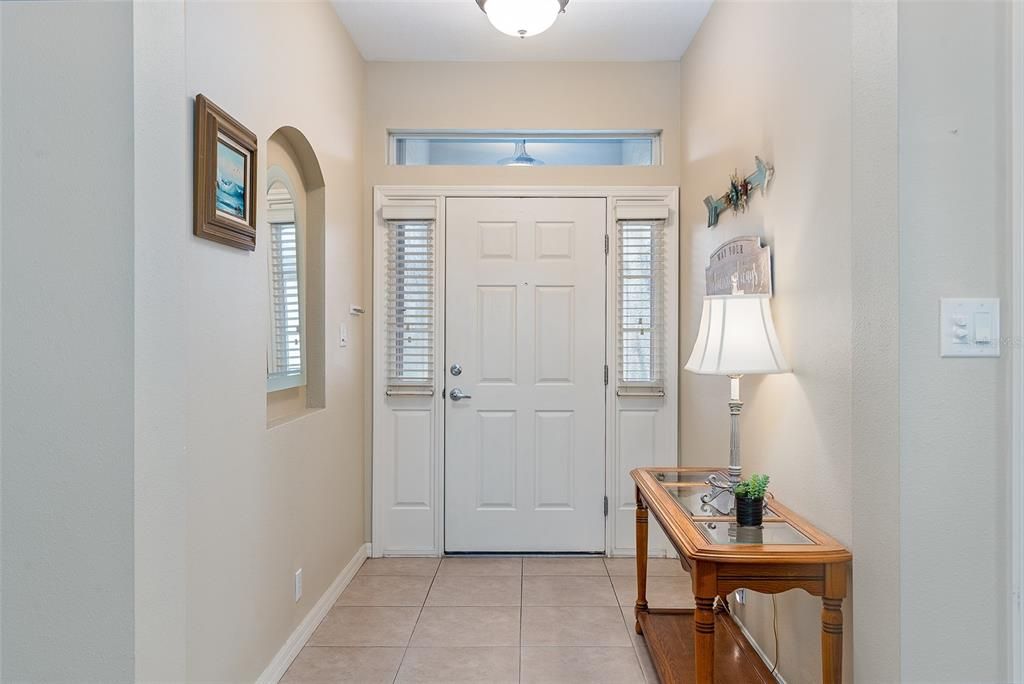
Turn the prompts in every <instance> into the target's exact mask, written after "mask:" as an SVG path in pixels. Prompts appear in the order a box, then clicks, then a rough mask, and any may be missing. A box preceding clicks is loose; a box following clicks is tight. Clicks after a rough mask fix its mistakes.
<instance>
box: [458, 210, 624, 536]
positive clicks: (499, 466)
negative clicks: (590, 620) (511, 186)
mask: <svg viewBox="0 0 1024 684" xmlns="http://www.w3.org/2000/svg"><path fill="white" fill-rule="evenodd" d="M605 226H606V202H605V200H604V199H552V198H545V199H538V198H531V199H518V198H516V199H513V198H502V199H493V198H489V199H486V198H474V199H468V198H462V199H456V198H450V199H448V200H447V203H446V233H447V236H446V243H447V244H446V285H445V291H446V306H445V312H446V313H445V318H446V324H445V327H446V331H445V332H446V335H445V338H446V351H445V356H446V363H445V370H446V374H447V377H446V378H445V385H446V387H447V388H448V391H449V396H448V398H447V399H446V401H445V540H446V542H445V546H446V549H447V550H448V551H513V552H515V551H519V552H522V551H603V550H604V530H605V527H604V492H605V393H606V388H605V385H604V363H605V358H606V353H605V341H604V340H605V328H606V325H605V321H606V319H605V311H606V306H605V289H606V288H605V272H606V269H605V253H604V235H605ZM453 364H458V365H460V366H461V367H462V373H461V374H460V375H459V376H453V375H452V374H451V373H450V371H449V369H450V368H451V367H452V365H453ZM454 388H459V389H460V390H462V391H463V392H464V393H465V394H467V395H469V397H467V398H466V399H462V400H460V401H455V400H453V399H452V398H451V397H450V392H451V390H452V389H454Z"/></svg>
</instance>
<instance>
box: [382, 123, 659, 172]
mask: <svg viewBox="0 0 1024 684" xmlns="http://www.w3.org/2000/svg"><path fill="white" fill-rule="evenodd" d="M390 163H391V164H392V165H395V166H657V165H659V164H660V163H661V131H547V132H541V131H392V132H391V134H390Z"/></svg>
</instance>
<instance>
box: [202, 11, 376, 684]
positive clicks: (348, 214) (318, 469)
mask: <svg viewBox="0 0 1024 684" xmlns="http://www.w3.org/2000/svg"><path fill="white" fill-rule="evenodd" d="M245 8H246V11H244V12H239V11H237V6H236V5H233V4H231V3H208V2H189V3H187V8H186V10H187V11H186V22H187V23H186V33H185V37H186V43H185V53H186V55H187V59H188V62H187V78H188V82H187V88H188V93H187V94H188V95H190V96H194V95H196V94H198V93H204V94H206V95H207V96H208V97H210V98H211V99H212V100H213V101H214V102H216V103H217V104H219V105H220V106H221V107H223V108H224V109H225V110H226V111H228V112H229V113H231V114H232V115H233V116H235V117H236V118H238V119H239V120H240V121H241V122H243V123H244V124H245V125H246V126H248V127H249V128H251V129H252V130H253V131H254V132H255V133H256V134H257V136H258V137H259V139H260V141H261V144H266V141H267V139H268V138H269V137H270V135H271V134H272V133H273V132H274V131H275V130H277V129H278V128H279V127H281V126H284V125H290V126H294V127H295V128H297V129H298V130H299V131H301V132H302V133H303V134H304V135H305V136H306V138H307V139H308V140H309V141H310V143H311V145H312V147H313V149H314V151H315V152H316V154H317V157H318V159H319V162H320V166H321V169H322V171H323V174H324V179H325V184H326V206H327V209H326V211H327V235H326V263H327V264H328V268H327V277H326V293H327V294H326V312H325V315H326V329H327V331H337V329H338V326H339V325H340V324H341V323H343V322H344V323H345V324H346V325H348V326H349V327H350V328H351V330H352V340H353V342H352V344H350V346H349V347H347V348H344V349H341V348H339V347H338V346H337V344H336V343H332V344H327V347H326V348H327V360H326V371H327V387H326V395H327V396H326V399H327V402H326V403H327V408H326V409H325V410H323V411H319V412H316V413H312V414H309V415H306V416H305V417H303V418H302V419H301V420H297V421H293V422H290V423H287V424H285V425H281V426H279V427H276V428H274V429H271V430H268V429H267V427H266V423H265V418H266V378H265V368H266V336H267V321H268V307H267V296H268V294H267V287H268V286H267V262H266V259H267V254H266V246H267V239H266V236H267V230H268V229H267V226H266V225H265V224H263V225H260V226H259V231H260V232H259V240H258V248H257V251H256V253H255V254H246V253H244V252H240V251H237V250H232V249H229V248H224V247H221V246H219V245H216V244H214V243H211V242H208V241H204V240H197V239H193V240H192V244H191V245H190V249H189V253H188V262H187V265H186V269H187V272H188V275H189V286H188V290H187V292H186V293H185V297H186V301H187V302H188V303H189V305H190V309H191V312H192V313H191V314H190V317H189V323H190V329H189V331H188V335H187V337H186V340H185V344H186V348H187V350H188V368H187V374H186V379H187V381H188V383H189V386H190V389H191V391H190V397H189V411H188V464H189V466H188V485H189V486H188V516H189V528H188V532H189V540H188V545H189V549H188V552H189V553H188V558H189V566H188V580H189V582H188V610H187V615H188V635H189V664H188V676H189V678H190V679H192V680H242V679H248V680H251V679H253V678H255V677H256V676H257V675H259V673H260V672H261V671H262V670H263V668H264V667H265V666H266V665H267V663H268V660H269V657H270V656H272V655H273V654H274V653H275V652H276V651H277V649H278V648H280V647H281V646H282V645H283V643H284V641H285V639H287V637H288V636H289V635H290V634H291V632H292V630H293V629H294V628H295V627H296V625H297V624H298V623H299V621H300V620H301V619H302V618H303V617H305V615H306V614H307V613H308V612H309V610H310V608H311V607H312V606H313V604H314V603H315V602H316V601H317V599H318V598H319V597H320V596H321V594H322V593H323V592H324V590H325V589H326V588H327V587H328V585H329V584H330V583H331V582H332V581H333V580H334V579H335V577H336V576H337V575H338V573H339V572H340V571H341V569H342V568H343V567H344V566H345V564H346V563H347V562H348V561H349V559H350V558H352V556H353V554H354V553H355V552H356V550H357V549H358V548H359V546H360V545H361V544H362V543H363V497H364V492H363V486H362V483H363V471H362V468H363V463H362V454H363V412H364V410H365V409H364V404H365V401H364V391H363V389H364V388H363V373H362V365H363V347H362V344H361V342H360V340H361V339H362V335H361V332H362V331H361V329H360V327H361V326H362V321H361V320H359V319H353V318H351V317H350V316H349V314H348V308H349V305H350V304H352V303H360V302H361V300H362V296H363V290H362V282H363V281H362V275H363V273H362V271H363V268H362V265H361V263H360V255H361V254H362V249H363V236H364V231H363V230H362V229H361V228H362V225H363V222H362V216H363V214H362V207H361V203H360V192H359V188H360V183H361V179H362V158H361V154H362V150H361V145H362V137H361V131H362V129H361V125H362V115H363V103H362V94H363V87H364V86H363V77H364V73H363V63H362V59H361V57H360V56H359V54H358V52H357V51H356V49H355V47H354V45H353V43H352V41H351V40H350V39H349V36H348V35H347V33H346V31H345V29H344V28H343V27H342V25H341V23H340V21H339V20H338V19H337V17H336V15H335V14H334V12H333V10H332V9H331V7H330V5H329V4H327V3H321V2H317V3H249V4H247V5H246V6H245ZM253 46H265V47H266V48H267V49H265V50H254V49H253ZM260 167H261V168H260V171H261V176H260V181H259V187H261V188H262V187H264V186H265V183H264V181H263V175H262V172H263V168H264V165H263V163H262V162H261V164H260ZM327 334H328V336H330V338H331V339H332V340H333V339H334V335H331V333H330V332H328V333H327ZM300 567H302V568H303V571H304V573H303V574H304V595H303V598H302V600H301V601H300V602H299V603H298V604H296V603H295V602H294V601H293V597H292V577H293V574H294V572H295V571H296V570H297V569H298V568H300Z"/></svg>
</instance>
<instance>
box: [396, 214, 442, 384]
mask: <svg viewBox="0 0 1024 684" xmlns="http://www.w3.org/2000/svg"><path fill="white" fill-rule="evenodd" d="M434 337H435V330H434V224H433V222H429V221H426V222H424V221H420V222H390V223H388V237H387V340H388V349H387V384H388V388H387V392H388V394H389V395H390V394H433V392H434Z"/></svg>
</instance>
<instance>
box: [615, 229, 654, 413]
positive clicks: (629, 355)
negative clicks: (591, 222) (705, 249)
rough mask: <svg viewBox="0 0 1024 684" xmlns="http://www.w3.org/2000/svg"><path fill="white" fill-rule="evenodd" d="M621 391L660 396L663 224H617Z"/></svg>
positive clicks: (619, 389) (622, 392)
mask: <svg viewBox="0 0 1024 684" xmlns="http://www.w3.org/2000/svg"><path fill="white" fill-rule="evenodd" d="M617 275H618V279H617V286H618V287H617V289H618V307H617V308H618V321H617V324H618V378H617V381H618V382H617V392H618V394H619V395H626V394H640V395H655V396H664V394H665V380H664V377H665V375H664V338H665V312H664V302H665V292H664V279H665V224H664V222H663V221H620V222H619V223H618V269H617Z"/></svg>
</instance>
